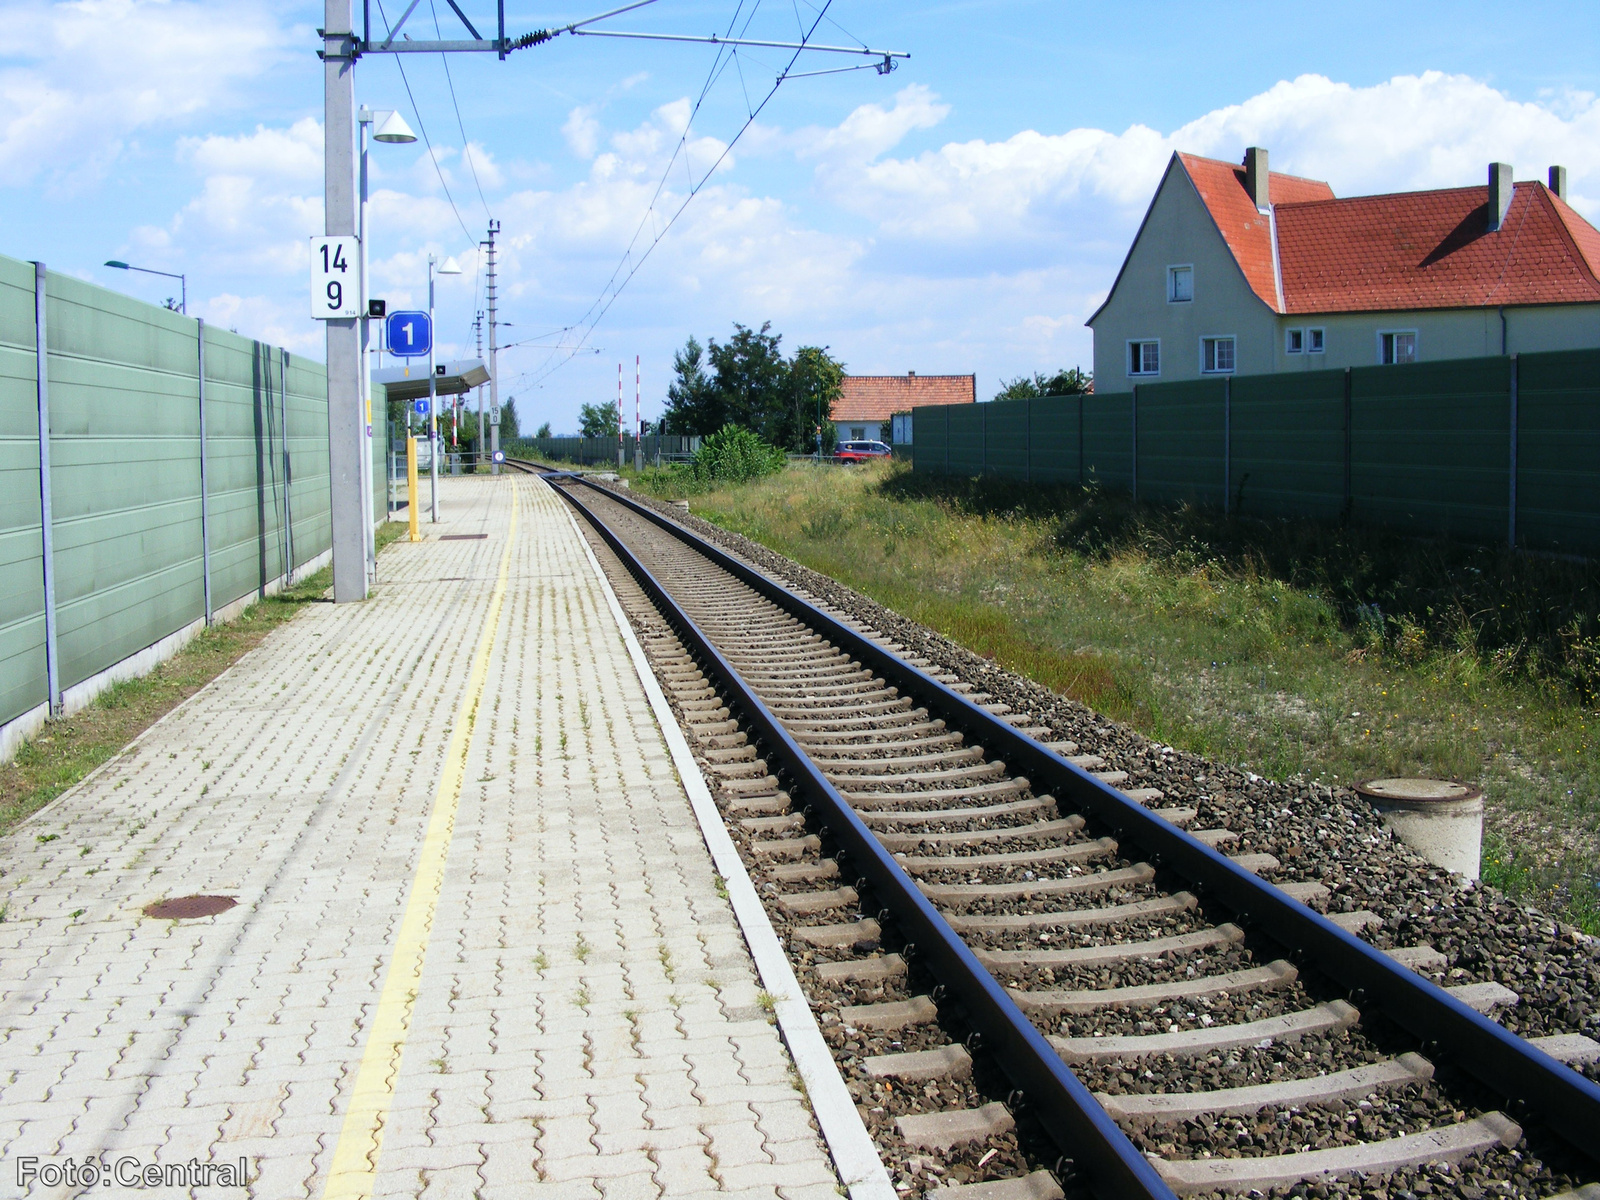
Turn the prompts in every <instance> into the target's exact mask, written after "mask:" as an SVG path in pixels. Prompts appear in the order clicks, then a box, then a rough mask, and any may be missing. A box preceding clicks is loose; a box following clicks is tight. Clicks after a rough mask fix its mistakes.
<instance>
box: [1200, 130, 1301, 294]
mask: <svg viewBox="0 0 1600 1200" xmlns="http://www.w3.org/2000/svg"><path fill="white" fill-rule="evenodd" d="M1178 161H1179V162H1180V163H1182V164H1183V169H1184V171H1185V172H1186V173H1187V174H1188V176H1189V179H1190V180H1191V181H1192V182H1193V183H1194V187H1195V191H1197V192H1199V193H1200V199H1201V200H1202V201H1204V203H1205V206H1206V208H1207V210H1209V211H1210V213H1211V218H1212V220H1214V221H1215V222H1216V223H1217V228H1218V230H1220V231H1221V233H1222V238H1223V240H1224V241H1225V242H1227V243H1228V249H1230V250H1232V251H1233V257H1234V259H1235V261H1237V262H1238V264H1239V269H1240V270H1242V271H1243V272H1244V277H1245V280H1246V282H1248V283H1249V284H1250V289H1251V290H1252V291H1253V292H1255V294H1256V295H1257V296H1259V297H1261V301H1262V303H1264V304H1266V305H1267V307H1269V308H1271V309H1273V310H1274V311H1276V310H1277V308H1278V284H1277V279H1276V278H1275V277H1274V273H1273V269H1272V224H1271V222H1270V221H1269V220H1268V219H1267V214H1266V213H1263V212H1259V211H1257V209H1256V206H1255V205H1254V204H1253V203H1252V202H1251V200H1250V193H1249V192H1248V191H1247V190H1245V173H1244V168H1243V167H1241V166H1238V165H1236V164H1234V163H1226V162H1218V161H1217V160H1216V159H1214V158H1200V157H1198V156H1197V155H1194V154H1179V155H1178ZM1267 180H1268V195H1269V196H1270V197H1271V199H1272V203H1273V206H1274V207H1275V208H1276V207H1277V206H1279V205H1283V204H1296V203H1303V202H1306V201H1312V200H1332V199H1333V189H1332V188H1330V187H1329V186H1328V185H1327V184H1325V183H1322V182H1321V181H1320V180H1316V179H1302V178H1300V177H1299V176H1298V175H1280V174H1278V173H1277V172H1276V171H1273V172H1270V173H1269V174H1268V176H1267Z"/></svg>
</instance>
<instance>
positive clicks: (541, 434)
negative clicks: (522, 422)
mask: <svg viewBox="0 0 1600 1200" xmlns="http://www.w3.org/2000/svg"><path fill="white" fill-rule="evenodd" d="M533 436H534V437H536V438H547V437H549V436H550V422H549V421H546V422H545V423H544V424H543V425H541V426H539V428H538V430H537V431H535V433H534V435H533Z"/></svg>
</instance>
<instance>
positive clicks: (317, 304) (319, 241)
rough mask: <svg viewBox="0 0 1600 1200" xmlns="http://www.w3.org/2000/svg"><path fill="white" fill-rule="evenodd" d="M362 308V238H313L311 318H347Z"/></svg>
mask: <svg viewBox="0 0 1600 1200" xmlns="http://www.w3.org/2000/svg"><path fill="white" fill-rule="evenodd" d="M365 308H366V301H365V300H363V299H362V296H361V239H360V238H355V237H349V236H344V237H314V238H312V239H311V316H312V319H313V320H318V321H340V320H349V319H350V318H353V317H359V316H361V315H362V313H363V312H364V311H365Z"/></svg>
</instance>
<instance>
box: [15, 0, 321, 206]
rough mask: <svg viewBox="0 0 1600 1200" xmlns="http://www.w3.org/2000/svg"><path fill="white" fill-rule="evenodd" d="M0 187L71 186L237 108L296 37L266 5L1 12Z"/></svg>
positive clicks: (90, 5) (82, 4) (141, 0)
mask: <svg viewBox="0 0 1600 1200" xmlns="http://www.w3.org/2000/svg"><path fill="white" fill-rule="evenodd" d="M0 28H4V29H5V31H6V54H7V58H8V59H10V60H11V61H13V62H20V63H22V64H23V65H17V66H10V67H7V68H5V69H3V70H0V179H4V180H5V182H6V183H8V184H11V185H13V186H16V185H19V184H29V183H31V182H33V181H34V180H36V179H37V178H39V177H40V176H41V175H43V176H44V177H45V178H46V179H47V180H50V181H51V182H52V183H53V184H55V185H56V186H65V187H70V188H80V187H83V186H87V185H88V184H90V183H92V182H93V181H94V180H96V179H98V178H99V177H100V176H102V175H103V174H104V172H105V171H106V170H107V169H108V168H109V166H110V165H111V164H112V163H113V162H115V161H116V160H117V158H118V157H119V156H121V155H122V154H123V153H124V152H125V150H126V148H127V145H128V139H130V138H132V137H135V136H137V135H138V134H139V133H140V132H141V131H143V130H148V129H157V128H166V127H171V126H174V125H181V124H183V123H185V122H187V121H189V120H191V119H192V118H194V117H196V116H198V115H200V114H205V113H213V112H215V111H217V110H218V109H219V108H222V107H226V106H229V105H231V104H233V103H235V102H236V101H237V100H238V99H239V95H240V85H241V84H243V83H244V82H245V81H247V80H250V79H254V78H257V77H260V76H262V75H264V74H266V73H268V72H270V71H272V70H273V69H274V68H275V67H277V66H278V65H279V64H280V63H281V61H282V59H283V58H284V56H285V54H286V53H287V51H288V48H289V46H290V43H291V41H292V40H293V39H294V38H301V39H304V38H305V37H307V36H309V33H310V31H309V30H289V29H286V28H285V27H284V26H282V25H281V24H280V23H279V22H278V21H277V20H276V19H275V18H274V17H273V16H272V15H271V14H270V10H268V9H266V8H265V7H261V6H256V5H243V4H227V5H216V4H205V3H196V2H193V0H189V2H171V0H168V2H163V0H71V2H69V3H57V4H50V3H45V2H43V0H14V2H11V3H0Z"/></svg>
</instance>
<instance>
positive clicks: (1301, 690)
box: [634, 464, 1600, 932]
mask: <svg viewBox="0 0 1600 1200" xmlns="http://www.w3.org/2000/svg"><path fill="white" fill-rule="evenodd" d="M654 484H655V481H654V480H653V479H652V478H651V474H650V473H649V472H647V473H646V474H645V475H644V476H643V477H640V478H638V479H637V480H636V481H635V484H634V486H636V487H638V488H639V489H640V490H641V491H651V490H654ZM691 508H692V511H693V512H694V513H696V514H697V515H699V516H702V517H705V518H706V519H708V520H711V521H714V522H716V523H717V524H719V525H721V526H723V527H724V528H727V529H730V530H733V531H736V532H739V533H743V534H745V535H747V536H749V537H751V538H753V539H754V540H756V541H758V542H761V543H763V544H764V545H767V546H769V547H771V548H772V549H774V550H777V551H780V552H781V553H784V554H787V555H789V556H790V557H792V558H794V559H796V560H797V561H799V562H802V563H804V564H805V565H806V566H809V567H812V568H813V569H815V570H818V571H821V572H823V573H825V574H828V575H830V576H832V577H834V578H836V579H839V580H840V581H841V582H843V583H846V584H848V585H849V586H851V587H854V588H856V589H857V590H859V591H861V592H863V593H865V594H867V595H869V596H871V597H872V598H873V599H875V600H877V601H879V602H880V603H882V604H884V605H885V606H887V607H889V608H892V609H894V610H896V611H898V612H900V613H903V614H905V615H906V616H909V617H912V618H914V619H916V620H918V621H921V622H922V623H923V624H926V625H928V626H930V627H931V628H934V629H936V630H938V631H939V632H941V633H943V634H945V635H947V636H949V637H951V638H952V639H954V640H955V641H957V642H959V643H961V644H962V645H964V646H966V647H968V648H969V649H971V650H973V651H975V652H977V653H979V654H983V655H985V656H988V657H990V658H993V659H994V660H995V661H997V662H998V663H1000V664H1001V665H1002V666H1005V667H1007V668H1009V669H1011V670H1015V671H1018V672H1020V673H1021V674H1024V675H1027V676H1029V677H1031V678H1033V679H1036V680H1038V681H1039V682H1041V683H1044V684H1046V685H1047V686H1049V687H1051V688H1052V689H1054V690H1056V691H1058V692H1061V693H1063V694H1065V695H1068V696H1071V697H1073V698H1074V699H1077V700H1080V701H1082V702H1083V703H1085V704H1088V705H1090V706H1091V707H1093V708H1095V709H1097V710H1098V711H1100V712H1103V713H1105V714H1106V715H1107V716H1110V717H1113V718H1115V719H1117V720H1119V721H1123V722H1126V723H1128V724H1129V725H1131V726H1133V727H1134V728H1136V729H1138V730H1140V731H1141V732H1143V733H1145V734H1147V735H1148V736H1150V737H1152V738H1156V739H1159V740H1161V741H1163V742H1168V743H1171V744H1173V745H1177V746H1180V747H1183V748H1185V749H1189V750H1193V751H1195V752H1197V753H1201V754H1205V755H1207V756H1209V757H1212V758H1214V759H1217V760H1219V761H1223V762H1228V763H1232V764H1234V765H1237V766H1240V767H1243V768H1246V769H1248V770H1253V771H1255V772H1257V773H1259V774H1262V775H1266V776H1269V777H1272V778H1278V779H1289V778H1293V777H1302V778H1305V779H1310V780H1316V781H1320V782H1327V783H1340V784H1345V783H1351V782H1354V781H1356V780H1358V779H1363V778H1370V777H1373V776H1378V775H1387V774H1402V773H1405V774H1426V775H1432V776H1442V777H1449V778H1456V779H1462V780H1468V781H1473V782H1477V783H1479V784H1481V785H1482V786H1483V787H1484V788H1485V790H1486V791H1487V793H1488V796H1489V810H1490V812H1489V820H1488V829H1487V836H1486V845H1485V854H1484V876H1485V878H1486V880H1488V881H1489V882H1491V883H1494V884H1495V885H1497V886H1500V887H1503V888H1505V889H1506V890H1508V891H1510V892H1512V893H1513V894H1516V895H1519V896H1522V897H1526V898H1528V899H1529V900H1536V901H1537V902H1539V903H1541V904H1543V905H1544V906H1546V907H1547V908H1549V909H1550V910H1552V911H1555V912H1559V913H1562V914H1565V915H1566V917H1567V918H1568V919H1570V920H1572V921H1574V922H1575V923H1577V924H1579V925H1580V926H1582V927H1583V928H1585V929H1587V930H1589V931H1590V932H1600V891H1597V890H1596V885H1597V881H1600V752H1597V750H1596V747H1595V746H1594V745H1593V744H1592V738H1591V735H1590V731H1589V729H1588V725H1589V723H1590V722H1591V721H1596V720H1600V712H1596V711H1595V710H1594V709H1593V708H1591V707H1590V704H1592V703H1593V690H1594V682H1595V681H1594V679H1593V678H1591V677H1590V675H1589V674H1588V673H1587V672H1588V668H1587V666H1586V662H1587V659H1586V655H1587V653H1588V652H1587V651H1586V650H1585V649H1584V642H1585V641H1586V639H1589V638H1592V637H1593V636H1594V635H1593V634H1592V633H1591V632H1589V631H1591V630H1593V629H1595V628H1596V627H1597V626H1596V622H1595V612H1596V597H1600V586H1597V582H1600V574H1597V572H1596V570H1595V569H1594V568H1591V567H1589V566H1588V565H1584V564H1571V563H1564V562H1556V561H1553V560H1543V559H1538V558H1533V557H1529V556H1521V555H1511V554H1509V553H1506V552H1504V551H1496V550H1480V549H1475V548H1471V547H1462V546H1455V545H1452V544H1445V543H1433V542H1418V541H1415V540H1409V539H1404V538H1399V537H1396V536H1393V535H1388V534H1383V533H1379V532H1373V531H1362V530H1359V529H1347V528H1341V527H1339V526H1336V525H1318V524H1315V523H1311V522H1305V523H1290V522H1243V521H1235V520H1229V519H1227V518H1224V517H1222V516H1221V515H1220V514H1212V513H1208V512H1205V511H1202V510H1160V509H1154V508H1148V507H1135V506H1134V505H1132V504H1131V503H1129V502H1128V501H1126V500H1125V499H1118V498H1116V497H1112V496H1108V495H1104V494H1101V493H1098V492H1094V491H1085V490H1083V489H1079V488H1076V487H1074V488H1053V489H1052V488H1039V487H1034V488H1023V487H1020V486H1017V485H1012V484H1006V483H1001V482H992V481H966V480H939V479H927V478H925V477H922V476H914V475H911V474H910V473H909V472H907V471H906V470H905V469H904V467H903V466H899V465H896V464H877V465H874V466H872V467H868V468H837V467H821V468H818V467H815V466H810V465H805V464H793V465H791V466H790V468H789V469H788V470H787V471H785V472H784V473H783V474H781V475H779V476H776V477H772V478H769V479H765V480H760V481H757V482H754V483H750V484H745V485H741V486H738V487H731V488H720V489H714V490H711V491H707V492H704V493H701V494H699V495H698V496H696V497H695V498H694V499H693V500H692V501H691Z"/></svg>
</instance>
